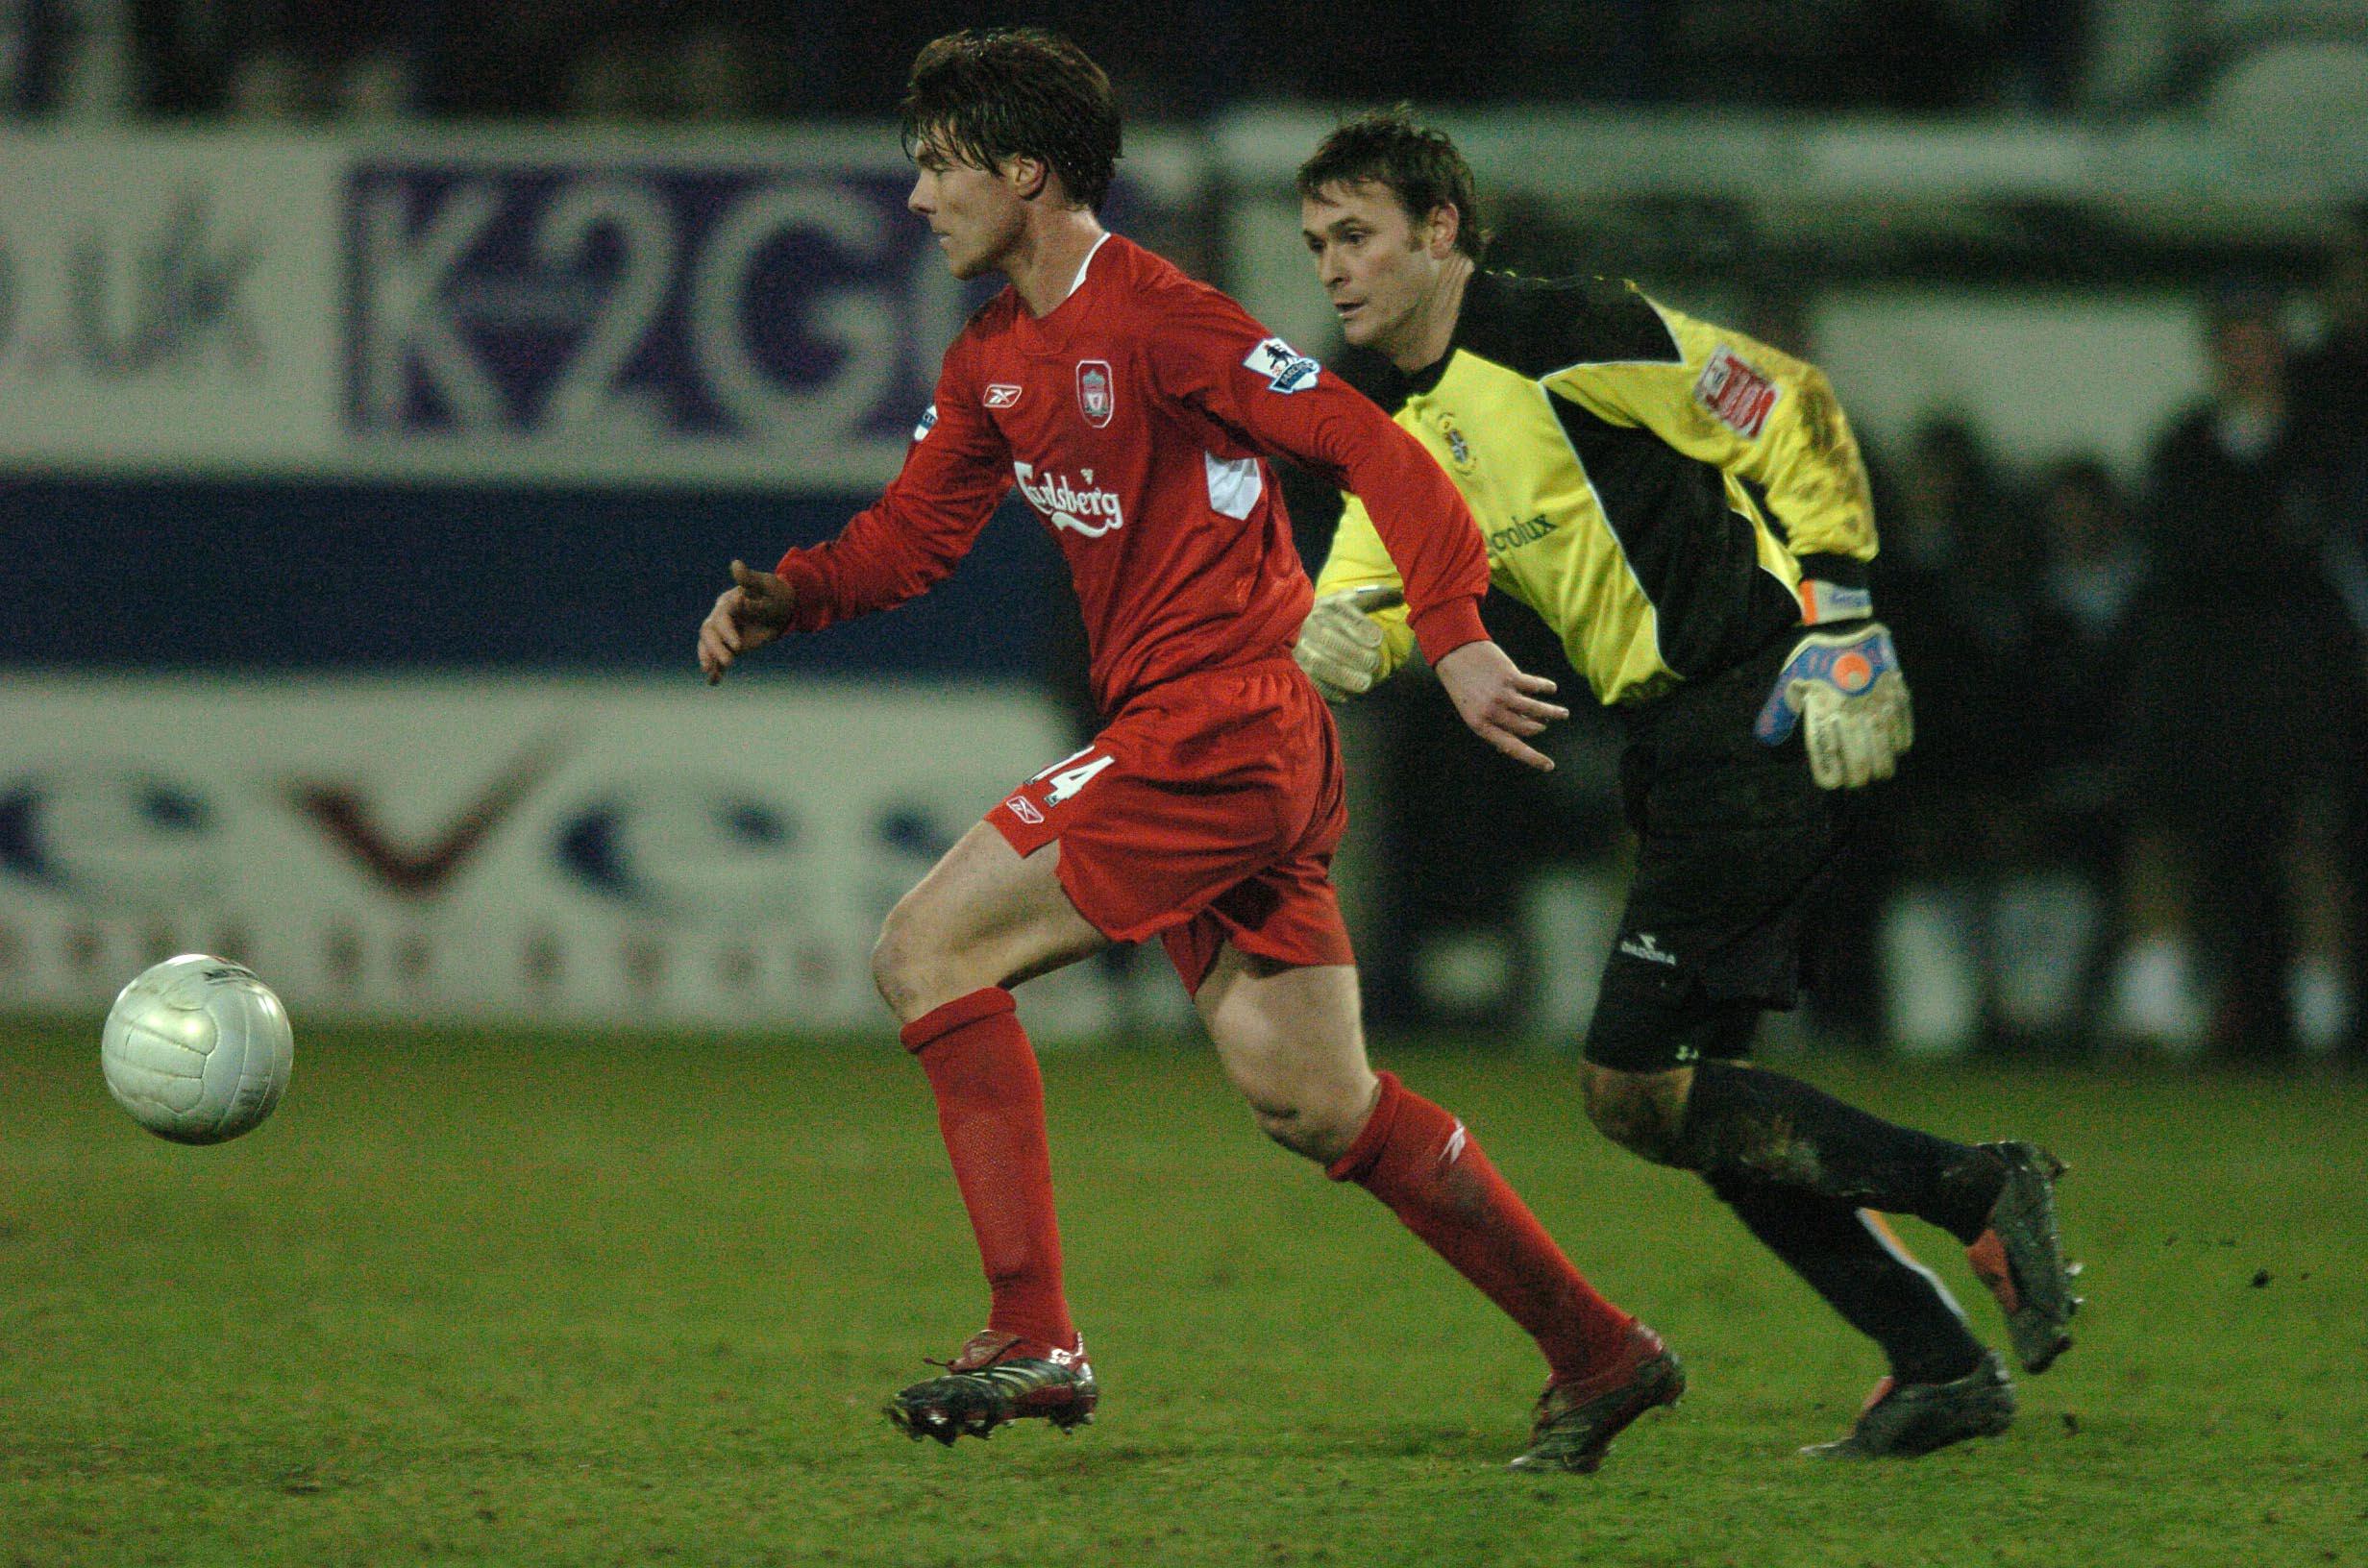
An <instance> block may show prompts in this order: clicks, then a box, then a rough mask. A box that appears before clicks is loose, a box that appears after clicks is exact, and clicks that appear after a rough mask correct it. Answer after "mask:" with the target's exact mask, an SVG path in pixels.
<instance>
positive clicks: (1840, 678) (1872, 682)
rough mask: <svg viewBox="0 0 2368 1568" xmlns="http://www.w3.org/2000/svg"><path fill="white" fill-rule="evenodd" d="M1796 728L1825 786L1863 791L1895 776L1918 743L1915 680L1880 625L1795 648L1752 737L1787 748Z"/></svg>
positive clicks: (1816, 635)
mask: <svg viewBox="0 0 2368 1568" xmlns="http://www.w3.org/2000/svg"><path fill="white" fill-rule="evenodd" d="M1795 723H1798V724H1800V725H1801V726H1802V740H1803V742H1804V743H1805V744H1806V745H1807V747H1808V749H1809V772H1810V774H1811V776H1813V778H1815V779H1816V781H1817V782H1818V783H1819V784H1820V785H1822V786H1823V787H1824V788H1826V789H1829V790H1834V789H1853V790H1855V789H1857V788H1858V787H1859V786H1861V785H1862V784H1870V783H1872V782H1874V781H1875V780H1876V779H1879V778H1888V777H1890V776H1891V773H1892V772H1893V771H1894V770H1895V769H1896V768H1897V767H1898V759H1899V755H1900V753H1901V752H1903V751H1905V750H1907V749H1908V747H1910V746H1911V745H1912V744H1913V743H1914V740H1915V721H1914V718H1913V716H1912V714H1911V712H1910V710H1909V707H1908V680H1907V677H1906V676H1905V675H1903V674H1900V673H1899V651H1898V649H1894V648H1893V647H1892V646H1891V634H1890V632H1889V631H1888V630H1887V629H1886V628H1885V626H1884V625H1883V623H1882V622H1880V621H1868V622H1864V623H1862V625H1858V626H1856V627H1849V628H1844V629H1840V630H1835V631H1813V632H1811V633H1810V634H1809V635H1808V636H1806V637H1804V638H1802V639H1801V640H1800V642H1799V643H1797V644H1796V645H1794V647H1793V649H1792V654H1791V656H1790V657H1789V658H1788V659H1786V660H1785V667H1784V669H1783V670H1782V671H1781V672H1779V673H1778V674H1777V676H1776V689H1775V690H1774V691H1772V692H1770V693H1768V698H1767V705H1766V706H1764V707H1763V708H1762V709H1761V710H1760V717H1759V720H1758V721H1757V722H1756V723H1753V725H1752V726H1751V732H1752V733H1753V734H1754V735H1756V736H1758V737H1759V738H1760V740H1761V741H1762V742H1763V743H1764V744H1765V745H1768V746H1782V745H1783V744H1784V743H1785V741H1786V740H1787V739H1788V737H1789V736H1790V735H1791V734H1792V727H1793V725H1794V724H1795Z"/></svg>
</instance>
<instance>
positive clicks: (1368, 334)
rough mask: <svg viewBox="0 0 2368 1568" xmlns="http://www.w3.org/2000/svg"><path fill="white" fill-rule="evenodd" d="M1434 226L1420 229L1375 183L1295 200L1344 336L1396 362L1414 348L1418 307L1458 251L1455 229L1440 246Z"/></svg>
mask: <svg viewBox="0 0 2368 1568" xmlns="http://www.w3.org/2000/svg"><path fill="white" fill-rule="evenodd" d="M1448 210H1450V211H1452V208H1449V209H1448ZM1437 227H1438V225H1437V224H1436V222H1432V223H1421V224H1418V223H1417V222H1416V220H1415V218H1414V215H1413V214H1412V213H1409V212H1408V211H1407V210H1406V208H1405V206H1404V204H1402V203H1401V202H1399V200H1398V199H1397V193H1396V192H1394V191H1393V190H1392V189H1391V188H1390V187H1389V186H1387V185H1385V184H1381V183H1380V182H1378V181H1371V180H1369V181H1364V182H1362V183H1359V184H1337V183H1336V184H1328V185H1324V186H1322V187H1320V189H1319V190H1318V191H1317V192H1316V194H1315V195H1313V196H1309V197H1306V198H1304V199H1303V200H1302V201H1301V202H1300V204H1299V233H1300V237H1301V238H1303V239H1304V240H1306V242H1307V249H1308V254H1309V255H1310V256H1312V257H1315V260H1316V277H1317V281H1318V282H1321V283H1322V284H1323V291H1324V293H1325V294H1326V295H1328V296H1330V298H1331V301H1332V308H1333V310H1334V311H1335V312H1337V313H1338V314H1339V316H1340V320H1341V335H1342V336H1344V337H1345V338H1346V339H1347V340H1348V341H1349V342H1350V343H1352V344H1354V345H1355V346H1357V347H1358V348H1369V349H1375V350H1378V351H1380V352H1381V353H1383V354H1385V355H1390V356H1391V357H1393V358H1395V357H1398V356H1399V353H1400V351H1401V350H1404V349H1407V348H1409V347H1411V344H1412V340H1413V339H1414V338H1415V337H1417V336H1418V335H1419V333H1420V331H1421V315H1422V307H1423V306H1424V305H1425V304H1426V303H1427V302H1428V301H1430V300H1431V299H1432V298H1434V297H1435V296H1436V295H1438V293H1439V289H1440V282H1441V280H1442V277H1443V274H1444V270H1445V266H1446V261H1447V258H1448V257H1451V256H1453V255H1454V254H1455V250H1454V244H1453V236H1454V232H1453V230H1452V228H1450V229H1449V230H1448V231H1447V242H1446V243H1445V245H1443V246H1442V245H1441V244H1439V243H1436V242H1435V241H1436V233H1435V231H1436V230H1437Z"/></svg>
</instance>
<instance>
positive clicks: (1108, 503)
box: [1011, 462, 1126, 539]
mask: <svg viewBox="0 0 2368 1568" xmlns="http://www.w3.org/2000/svg"><path fill="white" fill-rule="evenodd" d="M1011 471H1012V472H1013V473H1014V474H1017V475H1018V476H1019V477H1020V494H1022V495H1024V496H1025V497H1026V498H1027V503H1028V504H1029V505H1031V506H1033V507H1035V508H1036V509H1037V510H1038V511H1040V512H1042V513H1044V514H1045V520H1046V521H1047V522H1048V523H1050V524H1051V525H1052V526H1053V527H1056V528H1073V529H1074V530H1075V531H1077V532H1079V533H1082V534H1084V535H1085V536H1086V537H1087V538H1088V539H1098V538H1100V537H1101V536H1102V535H1103V534H1105V533H1108V532H1109V531H1110V530H1111V529H1112V528H1122V527H1125V526H1126V517H1125V514H1124V513H1123V512H1122V511H1121V510H1120V509H1119V498H1118V497H1117V495H1116V494H1114V493H1113V492H1111V491H1108V490H1095V489H1085V490H1080V489H1078V488H1077V487H1076V485H1075V484H1074V483H1073V482H1072V481H1071V479H1070V478H1069V476H1068V475H1066V474H1048V475H1046V476H1045V477H1044V480H1043V482H1042V483H1037V482H1035V479H1036V469H1035V465H1033V464H1031V463H1022V462H1015V463H1013V464H1012V465H1011ZM1084 482H1085V483H1086V484H1087V485H1089V486H1090V485H1092V484H1093V482H1094V471H1093V470H1092V469H1090V468H1089V469H1087V470H1085V480H1084ZM1097 520H1098V521H1097Z"/></svg>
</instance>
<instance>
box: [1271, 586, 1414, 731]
mask: <svg viewBox="0 0 2368 1568" xmlns="http://www.w3.org/2000/svg"><path fill="white" fill-rule="evenodd" d="M1405 602H1406V596H1405V594H1404V593H1402V592H1401V591H1400V590H1398V589H1396V588H1393V587H1390V586H1388V585H1386V584H1383V583H1374V584H1371V585H1370V586H1368V587H1364V588H1350V589H1348V590H1346V591H1345V592H1343V593H1337V594H1326V595H1324V596H1323V597H1322V598H1321V599H1320V600H1316V607H1315V608H1314V609H1312V610H1310V611H1308V612H1307V624H1306V625H1302V626H1301V627H1300V628H1299V641H1298V643H1297V645H1296V646H1295V647H1294V648H1293V649H1292V650H1291V656H1292V657H1293V658H1295V659H1296V660H1298V661H1299V668H1300V669H1302V670H1304V671H1306V672H1307V678H1308V679H1310V680H1312V681H1314V682H1315V683H1316V690H1318V691H1320V692H1321V693H1322V694H1323V699H1324V700H1325V701H1327V702H1345V701H1347V700H1348V698H1352V697H1356V696H1358V695H1359V694H1361V693H1364V692H1369V691H1371V690H1372V689H1373V682H1375V681H1377V680H1379V679H1380V678H1381V644H1382V632H1381V625H1380V623H1378V622H1376V621H1375V620H1374V619H1373V617H1372V614H1371V612H1372V611H1374V610H1386V609H1390V608H1391V607H1393V606H1394V605H1398V604H1403V603H1405Z"/></svg>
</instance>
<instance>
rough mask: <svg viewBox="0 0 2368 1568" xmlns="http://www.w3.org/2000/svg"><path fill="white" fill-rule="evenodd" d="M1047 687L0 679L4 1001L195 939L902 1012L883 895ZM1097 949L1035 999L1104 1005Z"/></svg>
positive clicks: (772, 1023) (297, 1005)
mask: <svg viewBox="0 0 2368 1568" xmlns="http://www.w3.org/2000/svg"><path fill="white" fill-rule="evenodd" d="M1075 744H1076V743H1075V741H1074V740H1073V739H1072V737H1071V735H1070V733H1069V730H1068V728H1067V726H1066V723H1065V722H1064V720H1063V717H1062V715H1061V714H1060V712H1059V711H1058V710H1057V709H1056V708H1055V707H1054V706H1053V705H1052V704H1051V703H1050V702H1048V701H1047V700H1046V699H1045V698H1042V697H1041V696H1039V695H1037V694H1036V693H1034V692H1032V691H1028V690H1025V689H1014V688H1002V687H975V686H974V687H940V686H923V685H901V686H874V685H866V686H856V685H851V684H820V683H816V682H812V681H806V680H796V679H781V678H773V679H767V680H756V681H746V682H736V683H735V684H733V685H730V686H727V687H724V688H721V689H718V690H713V691H710V690H708V689H707V688H705V687H703V685H701V684H700V683H699V681H698V679H697V677H696V676H686V677H685V678H683V679H681V680H679V681H674V680H650V681H638V680H593V679H511V678H504V679H500V680H494V679H445V680H395V679H338V680H324V679H305V680H301V681H298V680H289V681H269V680H243V681H231V680H225V679H217V678H205V677H196V676H191V677H185V678H122V677H68V676H27V675H21V674H9V675H7V676H6V677H5V678H0V1005H5V1006H8V1007H10V1008H12V1009H26V1008H49V1007H57V1008H68V1009H82V1008H95V1007H98V1006H101V1005H104V1003H105V1002H106V1001H107V999H108V998H109V997H110V996H111V995H112V994H113V992H114V991H115V990H116V989H117V988H118V987H120V986H121V985H122V984H123V983H124V982H125V981H126V980H128V979H130V978H131V976H132V975H133V974H134V973H135V972H136V971H137V970H138V969H139V968H142V967H143V966H145V965H147V964H149V963H151V962H153V961H155V960H156V959H159V958H161V957H164V956H166V955H168V954H171V953H174V952H179V951H184V950H190V949H196V950H202V951H210V952H219V953H228V954H230V955H232V956H235V957H238V958H240V959H243V960H245V961H246V962H248V963H249V964H251V965H253V966H254V967H255V968H256V969H257V970H258V971H259V973H261V974H262V975H263V976H264V977H265V978H266V979H267V980H268V981H269V982H270V983H271V984H272V985H273V986H274V987H276V988H278V989H279V990H280V992H282V994H283V995H284V997H285V998H286V1000H287V1002H288V1005H289V1008H290V1011H291V1012H292V1013H294V1014H295V1016H296V1017H297V1018H298V1021H299V1024H300V1026H301V1024H302V1022H303V1020H304V1018H305V1017H308V1016H323V1015H332V1014H335V1015H355V1016H372V1017H401V1018H416V1019H423V1020H450V1019H462V1018H466V1019H482V1020H495V1019H517V1020H528V1019H531V1020H542V1021H555V1022H603V1023H607V1022H613V1023H629V1024H635V1025H667V1024H693V1025H714V1024H729V1025H742V1026H763V1027H777V1028H783V1029H821V1030H843V1029H858V1030H866V1031H876V1032H877V1033H879V1034H880V1035H881V1036H882V1037H883V1038H888V1037H889V1032H890V1028H891V1024H890V1019H889V1017H888V1015H887V1012H886V1010H885V1009H884V1008H883V1007H882V1006H881V1004H880V1002H879V1000H878V998H877V996H876V994H875V993H874V992H873V989H872V983H871V976H870V967H869V955H870V951H871V946H872V943H873V940H874V938H875V937H876V934H877V931H878V928H879V921H880V919H881V917H882V916H884V915H885V914H886V913H887V911H888V909H889V908H890V906H891V905H893V904H894V902H895V901H896V899H897V898H898V896H899V895H900V894H902V893H903V892H904V890H905V889H906V888H908V887H910V886H911V885H912V883H913V882H914V881H915V880H917V879H918V878H919V877H920V875H921V874H922V872H923V871H924V870H926V869H927V867H928V866H929V864H930V863H931V861H932V860H933V859H934V858H935V857H936V855H937V854H938V853H939V852H941V851H942V850H943V849H944V847H945V846H946V845H949V844H950V843H951V842H952V841H953V839H955V838H956V837H958V836H959V835H960V834H961V833H962V832H963V831H964V830H966V829H967V828H968V827H969V826H970V825H971V824H972V823H973V822H974V821H977V820H978V818H979V817H980V815H981V814H982V813H983V812H984V811H985V810H986V809H987V807H988V806H990V805H992V804H993V803H994V801H995V800H996V799H997V798H998V796H999V795H1000V794H1001V792H1003V791H1004V790H1006V789H1007V788H1009V787H1010V786H1012V785H1014V784H1016V783H1017V782H1019V781H1020V780H1022V779H1024V778H1026V777H1028V776H1029V775H1030V774H1032V773H1034V772H1037V771H1038V770H1040V769H1042V768H1044V767H1046V766H1048V765H1049V764H1050V763H1053V762H1055V761H1057V760H1058V759H1059V758H1061V757H1062V756H1064V755H1066V754H1067V753H1069V752H1070V751H1072V750H1073V749H1074V748H1075ZM1105 1001H1106V998H1105V997H1104V996H1103V994H1102V989H1101V982H1100V980H1099V978H1098V976H1097V975H1096V974H1095V973H1094V972H1093V970H1092V968H1091V967H1090V966H1088V967H1085V968H1083V969H1082V970H1073V971H1071V972H1069V973H1065V974H1062V975H1057V976H1052V977H1048V979H1046V980H1043V981H1039V982H1035V983H1033V984H1031V985H1030V986H1029V987H1028V988H1027V990H1026V992H1024V994H1023V1003H1024V1010H1025V1016H1026V1017H1027V1018H1028V1021H1029V1023H1030V1025H1031V1027H1032V1028H1034V1029H1036V1030H1037V1031H1038V1032H1040V1033H1044V1034H1046V1035H1048V1036H1051V1037H1058V1036H1060V1035H1063V1034H1074V1033H1079V1032H1090V1031H1092V1030H1095V1029H1098V1028H1099V1027H1101V1026H1102V1024H1103V1023H1104V1022H1105V1021H1106V1008H1105V1005H1104V1004H1105Z"/></svg>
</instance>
